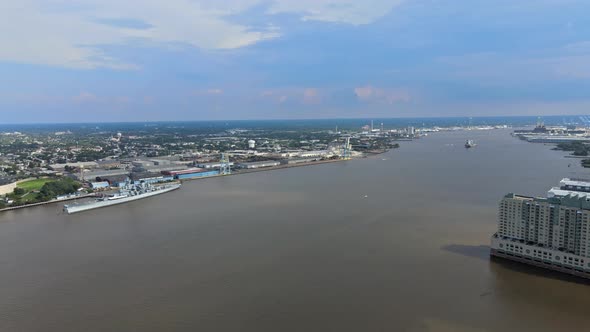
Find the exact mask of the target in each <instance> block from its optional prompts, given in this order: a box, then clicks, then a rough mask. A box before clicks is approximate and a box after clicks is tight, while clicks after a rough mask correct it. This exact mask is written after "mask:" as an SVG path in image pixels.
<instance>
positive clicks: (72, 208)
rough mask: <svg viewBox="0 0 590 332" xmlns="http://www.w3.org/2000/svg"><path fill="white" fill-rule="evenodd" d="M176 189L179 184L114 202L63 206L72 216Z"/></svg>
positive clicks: (106, 201)
mask: <svg viewBox="0 0 590 332" xmlns="http://www.w3.org/2000/svg"><path fill="white" fill-rule="evenodd" d="M178 188H180V184H177V185H173V186H170V187H166V188H163V189H160V190H155V191H150V192H147V193H143V194H140V195H136V196H129V197H125V198H120V199H116V200H105V201H100V202H94V203H88V204H81V205H71V206H64V211H65V212H67V213H68V214H73V213H78V212H83V211H88V210H94V209H99V208H103V207H107V206H112V205H118V204H123V203H128V202H132V201H137V200H140V199H144V198H148V197H152V196H156V195H160V194H164V193H167V192H170V191H173V190H176V189H178Z"/></svg>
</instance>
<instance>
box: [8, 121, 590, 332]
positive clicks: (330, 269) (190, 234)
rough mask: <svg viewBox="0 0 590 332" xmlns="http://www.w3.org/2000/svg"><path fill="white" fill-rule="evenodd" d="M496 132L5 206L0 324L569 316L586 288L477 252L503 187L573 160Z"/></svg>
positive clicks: (583, 319)
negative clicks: (105, 202)
mask: <svg viewBox="0 0 590 332" xmlns="http://www.w3.org/2000/svg"><path fill="white" fill-rule="evenodd" d="M509 132H510V131H508V130H495V131H477V132H469V131H460V132H444V133H437V134H433V135H431V136H429V137H426V138H423V139H420V140H416V141H413V142H403V143H402V145H401V148H400V149H395V150H392V151H390V152H388V153H385V154H382V155H377V156H373V157H370V158H366V159H359V160H353V161H350V162H340V163H329V164H325V165H318V166H312V167H298V168H291V169H282V170H276V171H273V172H258V173H251V174H244V175H239V176H231V177H218V178H210V179H204V180H202V181H192V182H187V183H186V184H185V185H184V186H183V188H182V189H181V190H178V191H175V192H171V193H169V194H166V195H162V196H159V197H155V198H150V199H146V200H141V201H137V202H133V203H131V204H126V205H121V206H114V207H110V208H108V209H100V210H93V211H88V212H87V213H83V214H78V215H70V216H67V215H63V214H62V213H61V205H57V204H54V205H48V206H44V207H36V208H30V209H23V210H18V211H9V212H6V213H4V214H2V215H0V243H1V244H2V247H1V248H2V250H1V252H0V266H2V274H0V281H1V283H0V285H1V286H0V330H2V331H4V330H6V331H81V330H84V331H105V330H111V331H113V330H114V331H130V330H140V331H195V330H202V331H237V330H239V331H304V330H306V331H325V330H335V331H336V330H337V331H382V330H390V331H429V330H433V331H441V330H443V331H444V330H448V331H512V330H521V331H554V330H573V329H574V328H579V327H580V326H585V325H586V324H588V323H590V318H588V317H587V313H586V308H587V307H588V306H590V285H585V284H581V283H576V282H572V279H568V278H561V277H558V275H557V274H555V273H544V272H538V270H536V269H534V268H527V267H521V266H518V265H514V264H498V263H495V262H490V261H489V258H488V251H489V237H490V235H491V234H493V233H494V232H495V230H496V212H497V204H498V201H499V199H500V198H501V197H502V196H503V195H504V194H505V193H507V192H509V191H515V192H518V193H520V194H528V195H544V193H545V191H546V190H547V188H548V187H549V186H551V185H553V184H554V183H556V182H557V181H559V180H560V179H561V178H563V177H584V175H585V174H587V172H588V171H585V170H584V169H582V168H581V166H580V165H578V164H577V163H572V162H571V160H568V159H567V158H562V157H561V156H563V155H565V154H566V153H563V152H559V151H551V150H550V147H549V146H544V145H541V144H528V143H526V142H523V141H520V140H517V139H514V138H512V137H511V136H510V135H509ZM468 138H469V139H474V140H475V141H476V142H477V144H478V145H477V147H475V148H473V149H468V150H467V149H465V148H464V147H463V145H464V143H465V140H466V139H468ZM570 163H571V166H570V167H568V164H570ZM586 177H587V176H586ZM365 196H366V197H365Z"/></svg>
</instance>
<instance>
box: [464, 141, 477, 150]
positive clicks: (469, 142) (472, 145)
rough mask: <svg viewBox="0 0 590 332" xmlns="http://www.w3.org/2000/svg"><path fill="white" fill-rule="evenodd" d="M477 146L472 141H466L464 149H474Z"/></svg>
mask: <svg viewBox="0 0 590 332" xmlns="http://www.w3.org/2000/svg"><path fill="white" fill-rule="evenodd" d="M476 145H477V144H476V143H475V141H474V140H471V139H468V140H467V142H465V148H467V149H469V148H472V147H475V146H476Z"/></svg>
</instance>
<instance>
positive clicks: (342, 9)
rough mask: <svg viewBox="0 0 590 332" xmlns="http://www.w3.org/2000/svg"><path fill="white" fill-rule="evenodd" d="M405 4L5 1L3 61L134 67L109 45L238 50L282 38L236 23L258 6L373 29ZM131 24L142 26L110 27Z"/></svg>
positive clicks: (0, 40) (368, 0)
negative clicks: (368, 25) (146, 43)
mask: <svg viewBox="0 0 590 332" xmlns="http://www.w3.org/2000/svg"><path fill="white" fill-rule="evenodd" d="M401 1H402V0H390V1H387V0H365V1H362V2H361V1H356V0H342V1H336V0H298V1H293V0H276V1H272V2H270V3H269V2H268V1H267V0H227V1H226V0H224V1H213V0H143V1H140V0H124V1H120V0H3V1H0V45H1V46H0V61H10V62H18V63H32V64H42V65H51V66H61V67H70V68H82V69H92V68H97V67H108V68H113V69H135V68H136V67H135V66H134V65H133V64H129V63H123V62H121V61H120V60H118V59H114V58H112V57H110V56H109V55H108V54H106V53H105V52H104V51H103V50H102V48H101V47H102V46H104V45H124V44H126V43H128V42H130V41H132V40H138V39H140V40H147V41H150V42H152V43H158V44H168V45H170V44H188V45H192V46H195V47H199V48H204V49H232V48H238V47H243V46H247V45H251V44H254V43H256V42H259V41H261V40H266V39H271V38H276V37H278V36H279V35H280V32H279V30H278V28H277V27H276V26H273V25H271V24H269V25H268V26H267V27H265V28H258V29H254V28H252V27H249V26H246V25H243V24H238V23H234V22H231V21H229V20H228V19H227V17H228V16H231V15H235V14H240V13H242V12H244V11H245V10H246V9H249V8H252V7H253V6H255V5H259V4H267V3H269V6H270V7H269V9H268V11H267V13H266V14H270V15H272V14H278V13H295V14H299V15H301V17H302V19H303V20H316V21H328V22H340V23H348V24H355V25H358V24H366V23H370V22H373V21H374V20H376V19H378V18H379V17H381V16H383V15H385V14H386V13H387V12H389V11H390V10H391V9H392V8H393V7H394V6H396V5H398V4H399V3H400V2H401ZM125 20H128V21H132V22H139V23H141V24H140V25H139V26H140V27H139V28H138V27H134V26H133V25H132V24H131V25H129V24H128V25H126V24H110V25H109V24H107V23H108V22H124V21H125ZM141 25H143V26H141Z"/></svg>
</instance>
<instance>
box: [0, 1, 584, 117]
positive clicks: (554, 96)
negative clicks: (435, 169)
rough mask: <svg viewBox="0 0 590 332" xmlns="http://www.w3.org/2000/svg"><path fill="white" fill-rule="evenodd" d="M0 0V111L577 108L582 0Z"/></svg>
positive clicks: (540, 111)
mask: <svg viewBox="0 0 590 332" xmlns="http://www.w3.org/2000/svg"><path fill="white" fill-rule="evenodd" d="M0 9H2V10H1V11H0V18H2V20H0V21H1V22H2V23H1V24H2V27H3V29H1V30H0V31H2V32H0V41H1V42H2V45H3V47H2V48H0V72H2V73H3V75H1V76H0V77H1V78H0V83H1V84H2V86H3V87H4V89H3V90H2V91H0V115H1V117H2V121H1V122H2V123H30V122H96V121H98V122H101V121H107V122H117V121H163V120H167V121H182V120H234V119H238V120H239V119H315V118H368V117H375V118H400V117H401V118H404V117H433V116H436V117H446V116H474V117H477V116H494V115H513V114H514V115H574V114H586V113H587V111H586V110H587V109H590V108H589V106H590V99H589V98H588V97H587V96H586V95H585V91H587V90H588V88H589V87H590V60H589V59H590V57H589V55H590V39H589V38H588V37H587V36H588V32H589V30H590V23H587V22H586V20H584V13H585V12H588V10H590V5H589V4H587V3H584V2H583V1H577V0H567V1H557V0H546V1H522V2H518V3H517V4H515V3H514V2H513V1H496V2H494V3H493V4H490V3H488V2H485V1H469V2H468V1H455V2H453V3H446V2H442V1H420V0H418V1H409V0H407V1H401V0H399V1H381V0H373V1H364V2H362V3H359V2H356V1H349V0H345V1H331V0H320V1H289V0H279V1H261V0H247V1H238V0H234V1H228V2H223V4H219V3H216V2H212V1H202V0H201V1H188V0H174V1H151V2H147V3H141V4H140V5H139V4H133V3H131V2H128V3H119V2H115V1H110V0H109V1H86V2H83V3H82V2H75V3H72V2H67V3H65V2H62V1H51V2H46V1H34V0H30V1H24V2H22V1H18V2H17V1H8V2H5V3H3V4H2V5H0ZM14 31H18V33H15V32H14Z"/></svg>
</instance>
